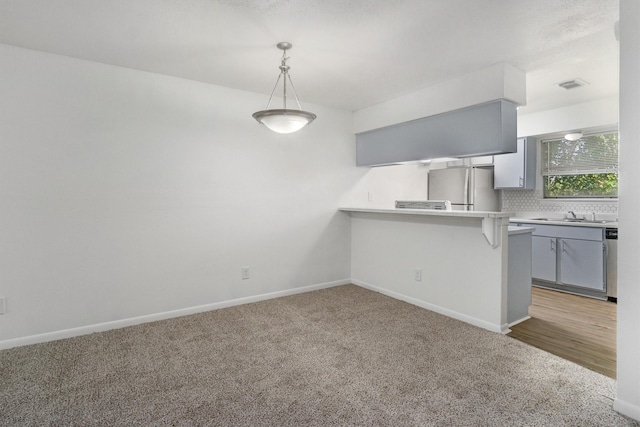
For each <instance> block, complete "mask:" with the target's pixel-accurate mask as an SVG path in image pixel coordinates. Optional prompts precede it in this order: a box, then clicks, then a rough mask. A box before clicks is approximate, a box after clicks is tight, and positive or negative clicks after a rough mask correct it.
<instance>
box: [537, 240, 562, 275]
mask: <svg viewBox="0 0 640 427" xmlns="http://www.w3.org/2000/svg"><path fill="white" fill-rule="evenodd" d="M531 242H532V243H531V252H532V257H533V263H532V264H531V276H532V277H534V278H536V279H541V280H546V281H548V282H555V281H556V277H557V273H556V263H557V259H556V258H557V256H556V245H557V242H556V238H555V237H547V236H533V237H532V238H531Z"/></svg>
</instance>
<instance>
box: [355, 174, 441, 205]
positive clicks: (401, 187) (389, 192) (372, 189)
mask: <svg viewBox="0 0 640 427" xmlns="http://www.w3.org/2000/svg"><path fill="white" fill-rule="evenodd" d="M358 170H359V172H360V173H361V175H359V179H358V181H357V182H355V183H354V185H353V187H352V188H351V189H350V191H349V193H350V194H351V199H350V202H349V206H358V207H367V208H386V209H392V208H394V207H395V201H396V200H426V199H427V191H428V173H429V168H428V167H427V166H425V165H422V164H407V165H391V166H380V167H375V168H366V167H365V168H358Z"/></svg>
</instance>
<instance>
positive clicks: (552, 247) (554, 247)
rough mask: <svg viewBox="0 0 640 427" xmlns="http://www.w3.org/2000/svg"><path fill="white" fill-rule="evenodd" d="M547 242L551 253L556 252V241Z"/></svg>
mask: <svg viewBox="0 0 640 427" xmlns="http://www.w3.org/2000/svg"><path fill="white" fill-rule="evenodd" d="M549 242H551V250H552V251H553V252H555V251H556V239H549Z"/></svg>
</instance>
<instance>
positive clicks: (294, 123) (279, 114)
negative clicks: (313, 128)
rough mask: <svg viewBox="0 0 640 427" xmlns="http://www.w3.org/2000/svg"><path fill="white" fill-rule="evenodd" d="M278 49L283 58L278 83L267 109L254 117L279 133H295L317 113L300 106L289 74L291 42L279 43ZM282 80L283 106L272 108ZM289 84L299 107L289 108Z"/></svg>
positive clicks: (312, 119) (256, 113) (272, 92)
mask: <svg viewBox="0 0 640 427" xmlns="http://www.w3.org/2000/svg"><path fill="white" fill-rule="evenodd" d="M278 49H281V50H282V51H283V52H282V59H281V63H280V75H279V76H278V80H277V81H276V85H275V86H274V87H273V90H272V91H271V96H270V97H269V102H268V103H267V109H266V110H262V111H258V112H255V113H253V115H252V116H253V118H254V119H256V120H257V121H258V123H260V124H263V125H265V126H266V127H267V128H269V129H270V130H272V131H274V132H277V133H293V132H297V131H299V130H300V129H302V128H303V127H305V126H306V125H308V124H309V123H311V122H312V121H314V120H315V119H316V117H317V116H316V115H315V114H313V113H310V112H308V111H303V110H302V107H301V106H300V101H299V100H298V95H297V94H296V89H295V87H294V86H293V82H292V81H291V76H290V75H289V66H288V65H287V59H289V58H287V56H286V54H287V50H288V49H291V43H288V42H281V43H278ZM280 80H282V85H283V97H282V108H272V109H269V105H271V99H272V98H273V94H274V92H275V90H276V88H277V87H278V83H279V82H280ZM287 86H290V87H291V89H293V95H294V96H295V100H296V103H297V104H298V109H297V110H295V109H290V108H287Z"/></svg>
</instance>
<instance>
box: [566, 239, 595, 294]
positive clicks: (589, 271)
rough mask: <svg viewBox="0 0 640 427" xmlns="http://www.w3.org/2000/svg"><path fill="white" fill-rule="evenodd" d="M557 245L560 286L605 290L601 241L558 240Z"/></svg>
mask: <svg viewBox="0 0 640 427" xmlns="http://www.w3.org/2000/svg"><path fill="white" fill-rule="evenodd" d="M558 245H559V247H558V249H559V250H560V256H559V259H560V266H559V270H560V274H559V276H560V277H559V279H560V280H559V282H560V283H561V284H564V285H571V286H579V287H583V288H590V289H596V290H598V291H604V290H605V277H604V255H605V254H604V246H603V242H602V241H590V240H578V239H558Z"/></svg>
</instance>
